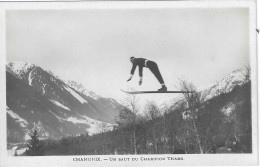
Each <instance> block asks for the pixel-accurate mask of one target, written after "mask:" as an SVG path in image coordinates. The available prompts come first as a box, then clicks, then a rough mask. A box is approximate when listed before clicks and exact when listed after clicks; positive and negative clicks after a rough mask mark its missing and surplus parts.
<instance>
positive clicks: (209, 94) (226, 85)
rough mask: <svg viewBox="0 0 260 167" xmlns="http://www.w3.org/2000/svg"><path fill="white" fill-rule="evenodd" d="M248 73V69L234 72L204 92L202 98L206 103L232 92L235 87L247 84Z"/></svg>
mask: <svg viewBox="0 0 260 167" xmlns="http://www.w3.org/2000/svg"><path fill="white" fill-rule="evenodd" d="M246 73H247V71H246V69H239V70H236V71H233V72H232V73H230V74H229V75H228V76H226V77H225V78H223V79H222V80H220V81H218V82H216V83H215V84H214V85H213V86H211V87H210V88H208V89H206V90H204V91H202V98H203V99H204V101H206V100H209V99H211V98H213V97H215V96H218V95H220V94H222V93H228V92H231V91H232V90H233V89H234V88H235V86H238V85H240V86H241V85H243V84H245V83H246V79H245V75H246Z"/></svg>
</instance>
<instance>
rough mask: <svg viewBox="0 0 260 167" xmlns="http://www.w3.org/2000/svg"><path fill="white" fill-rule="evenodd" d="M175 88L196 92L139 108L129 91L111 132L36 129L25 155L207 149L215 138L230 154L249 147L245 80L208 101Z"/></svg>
mask: <svg viewBox="0 0 260 167" xmlns="http://www.w3.org/2000/svg"><path fill="white" fill-rule="evenodd" d="M180 89H181V90H183V91H194V92H195V93H185V94H183V98H182V99H181V100H179V101H177V102H174V103H173V104H171V105H169V106H164V107H159V106H158V105H157V104H156V102H147V104H146V106H145V107H144V110H143V111H140V110H139V107H138V99H137V97H136V96H134V95H130V96H129V97H128V98H127V99H126V105H125V107H124V108H123V109H122V110H121V111H120V113H119V115H118V117H117V124H118V126H117V127H116V128H115V129H114V130H113V131H109V132H102V133H100V134H96V135H93V136H89V135H88V134H87V133H86V134H81V135H79V136H69V137H63V138H62V139H59V140H55V139H47V140H42V141H41V140H37V138H39V136H37V131H36V132H34V133H33V134H32V136H31V140H30V141H29V143H28V150H27V151H26V152H25V155H109V154H174V153H179V154H181V153H186V154H208V153H215V152H216V149H217V145H218V143H223V144H224V145H223V147H224V148H226V149H228V150H230V152H232V153H251V152H252V125H251V82H250V80H249V81H247V82H246V84H244V85H242V86H239V85H238V86H236V87H235V88H234V89H233V90H232V91H231V92H229V93H223V94H219V95H218V96H216V97H214V98H212V99H210V100H207V101H204V100H203V99H202V96H201V92H199V91H197V90H196V88H195V86H194V85H193V84H192V83H188V82H186V81H181V82H180ZM141 113H142V114H141ZM217 135H221V136H224V137H222V138H220V137H218V136H217ZM36 136H37V137H36ZM213 138H214V140H212V139H213ZM37 143H40V144H37ZM37 150H38V151H37Z"/></svg>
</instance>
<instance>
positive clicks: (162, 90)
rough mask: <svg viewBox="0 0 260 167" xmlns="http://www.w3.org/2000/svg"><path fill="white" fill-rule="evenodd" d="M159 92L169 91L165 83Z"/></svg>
mask: <svg viewBox="0 0 260 167" xmlns="http://www.w3.org/2000/svg"><path fill="white" fill-rule="evenodd" d="M158 92H167V87H166V86H165V85H163V86H162V88H161V89H158Z"/></svg>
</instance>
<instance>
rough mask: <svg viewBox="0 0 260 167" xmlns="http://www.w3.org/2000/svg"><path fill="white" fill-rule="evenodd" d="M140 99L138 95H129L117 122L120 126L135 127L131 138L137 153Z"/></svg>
mask: <svg viewBox="0 0 260 167" xmlns="http://www.w3.org/2000/svg"><path fill="white" fill-rule="evenodd" d="M137 101H138V99H137V97H136V95H128V96H127V98H126V103H125V106H126V107H125V108H123V109H122V110H121V111H120V112H119V116H118V119H117V123H118V125H119V127H127V126H128V127H133V134H132V137H131V138H130V140H131V144H132V147H133V149H134V154H137V136H136V131H137V129H136V125H137V124H138V121H139V115H138V103H137Z"/></svg>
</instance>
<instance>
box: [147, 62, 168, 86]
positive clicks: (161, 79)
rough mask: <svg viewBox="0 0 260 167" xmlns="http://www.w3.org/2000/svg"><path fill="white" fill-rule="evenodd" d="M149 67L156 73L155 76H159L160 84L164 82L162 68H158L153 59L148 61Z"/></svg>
mask: <svg viewBox="0 0 260 167" xmlns="http://www.w3.org/2000/svg"><path fill="white" fill-rule="evenodd" d="M146 65H147V67H148V68H149V69H150V70H151V72H152V73H153V74H154V76H155V77H156V78H157V80H158V81H159V82H160V84H164V81H163V78H162V75H161V73H160V70H159V68H158V65H157V64H156V63H155V62H153V61H150V60H149V61H147V64H146Z"/></svg>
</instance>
